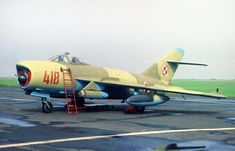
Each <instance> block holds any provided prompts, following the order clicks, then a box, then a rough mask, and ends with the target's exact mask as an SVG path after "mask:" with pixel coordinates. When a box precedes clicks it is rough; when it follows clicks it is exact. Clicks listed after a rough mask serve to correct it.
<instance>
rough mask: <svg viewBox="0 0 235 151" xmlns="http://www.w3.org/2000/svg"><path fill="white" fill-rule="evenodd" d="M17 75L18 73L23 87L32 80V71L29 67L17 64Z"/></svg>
mask: <svg viewBox="0 0 235 151" xmlns="http://www.w3.org/2000/svg"><path fill="white" fill-rule="evenodd" d="M16 70H17V75H18V82H19V84H20V85H21V86H22V87H26V86H27V85H28V84H29V82H30V80H31V72H30V70H29V69H28V68H26V67H24V66H21V65H16Z"/></svg>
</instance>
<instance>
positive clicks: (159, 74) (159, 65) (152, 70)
mask: <svg viewBox="0 0 235 151" xmlns="http://www.w3.org/2000/svg"><path fill="white" fill-rule="evenodd" d="M183 55H184V50H183V49H180V48H177V49H175V50H172V51H170V52H169V53H168V54H167V55H166V56H164V57H162V58H161V59H160V60H158V61H157V62H156V63H154V64H153V65H152V66H150V67H149V68H147V69H146V70H145V71H144V72H143V73H142V74H143V75H146V76H149V77H152V78H156V79H159V80H161V81H162V82H163V83H165V84H166V85H168V84H169V82H170V81H171V80H172V78H173V76H174V74H175V71H176V69H177V67H178V64H176V63H169V62H167V61H180V60H181V59H182V57H183Z"/></svg>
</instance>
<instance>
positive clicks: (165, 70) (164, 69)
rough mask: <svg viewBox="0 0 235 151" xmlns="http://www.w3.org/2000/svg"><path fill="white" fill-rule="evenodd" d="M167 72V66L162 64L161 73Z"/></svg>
mask: <svg viewBox="0 0 235 151" xmlns="http://www.w3.org/2000/svg"><path fill="white" fill-rule="evenodd" d="M167 73H168V66H167V65H163V68H162V74H163V75H167Z"/></svg>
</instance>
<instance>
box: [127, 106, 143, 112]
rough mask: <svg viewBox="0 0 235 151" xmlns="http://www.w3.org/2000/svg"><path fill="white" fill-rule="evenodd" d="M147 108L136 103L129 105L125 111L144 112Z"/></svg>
mask: <svg viewBox="0 0 235 151" xmlns="http://www.w3.org/2000/svg"><path fill="white" fill-rule="evenodd" d="M144 110H145V107H144V106H143V107H137V106H134V105H129V106H128V107H127V108H126V110H125V111H124V112H125V113H143V112H144Z"/></svg>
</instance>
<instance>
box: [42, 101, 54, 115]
mask: <svg viewBox="0 0 235 151" xmlns="http://www.w3.org/2000/svg"><path fill="white" fill-rule="evenodd" d="M52 111H53V105H52V104H51V102H46V103H44V102H43V103H42V112H43V113H51V112H52Z"/></svg>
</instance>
